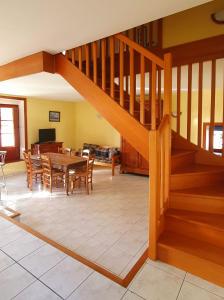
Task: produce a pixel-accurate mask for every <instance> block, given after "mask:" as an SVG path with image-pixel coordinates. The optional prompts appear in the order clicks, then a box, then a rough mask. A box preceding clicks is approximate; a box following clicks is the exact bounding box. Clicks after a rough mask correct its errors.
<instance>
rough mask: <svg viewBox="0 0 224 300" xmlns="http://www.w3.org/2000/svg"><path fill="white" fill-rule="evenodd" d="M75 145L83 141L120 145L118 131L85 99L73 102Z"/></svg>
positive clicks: (79, 145)
mask: <svg viewBox="0 0 224 300" xmlns="http://www.w3.org/2000/svg"><path fill="white" fill-rule="evenodd" d="M75 137H76V138H75V146H76V149H79V148H81V147H82V145H83V143H85V142H86V143H93V144H99V145H110V146H115V147H119V146H120V135H119V133H118V132H117V131H116V130H115V129H114V128H113V127H112V126H111V125H110V124H109V123H108V122H107V121H106V120H105V119H104V118H103V117H102V116H101V115H100V114H99V113H98V112H97V111H96V110H95V109H94V108H93V107H92V106H91V105H90V104H89V103H88V102H86V101H82V102H77V103H75Z"/></svg>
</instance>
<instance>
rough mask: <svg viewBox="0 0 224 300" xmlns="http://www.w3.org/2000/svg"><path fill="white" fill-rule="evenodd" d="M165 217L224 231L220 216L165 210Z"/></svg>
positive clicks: (223, 221)
mask: <svg viewBox="0 0 224 300" xmlns="http://www.w3.org/2000/svg"><path fill="white" fill-rule="evenodd" d="M166 216H169V217H173V218H177V219H181V220H183V221H186V222H189V223H194V224H200V225H204V226H209V227H213V228H215V229H217V230H220V231H224V218H223V216H222V215H218V214H210V213H203V212H192V211H187V210H179V209H172V208H171V209H168V210H167V212H166ZM220 234H223V233H220Z"/></svg>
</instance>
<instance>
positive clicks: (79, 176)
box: [70, 157, 94, 194]
mask: <svg viewBox="0 0 224 300" xmlns="http://www.w3.org/2000/svg"><path fill="white" fill-rule="evenodd" d="M93 165H94V158H93V157H91V158H88V159H87V161H86V166H85V167H84V168H82V169H77V170H75V174H74V175H72V176H71V178H70V182H71V193H73V190H74V187H75V185H76V183H78V186H79V188H80V186H81V183H82V182H84V184H85V187H86V192H87V194H89V185H90V187H91V190H92V189H93Z"/></svg>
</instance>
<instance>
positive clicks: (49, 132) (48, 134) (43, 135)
mask: <svg viewBox="0 0 224 300" xmlns="http://www.w3.org/2000/svg"><path fill="white" fill-rule="evenodd" d="M55 139H56V133H55V128H48V129H39V143H47V142H55Z"/></svg>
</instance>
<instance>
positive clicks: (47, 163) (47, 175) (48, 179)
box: [40, 154, 65, 193]
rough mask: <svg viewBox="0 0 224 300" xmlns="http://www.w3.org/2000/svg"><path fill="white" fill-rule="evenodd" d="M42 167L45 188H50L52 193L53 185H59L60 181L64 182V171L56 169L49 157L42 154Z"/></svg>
mask: <svg viewBox="0 0 224 300" xmlns="http://www.w3.org/2000/svg"><path fill="white" fill-rule="evenodd" d="M40 158H41V166H42V169H43V184H44V187H46V188H47V187H49V188H50V192H51V193H52V187H53V183H55V184H56V186H57V185H58V179H59V178H60V180H61V181H63V182H64V175H65V173H64V172H63V171H62V170H59V169H54V168H53V167H52V164H51V159H50V157H49V156H47V155H44V154H41V156H40Z"/></svg>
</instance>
